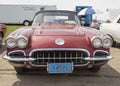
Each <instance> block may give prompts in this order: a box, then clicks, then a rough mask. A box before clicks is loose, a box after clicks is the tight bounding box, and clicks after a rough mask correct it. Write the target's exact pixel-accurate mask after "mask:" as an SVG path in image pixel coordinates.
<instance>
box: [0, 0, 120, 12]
mask: <svg viewBox="0 0 120 86" xmlns="http://www.w3.org/2000/svg"><path fill="white" fill-rule="evenodd" d="M0 4H37V5H56V6H57V8H58V9H67V10H74V8H75V6H76V5H78V6H79V5H80V6H82V5H85V6H86V5H87V6H93V7H94V8H98V9H102V10H105V9H106V8H120V0H0Z"/></svg>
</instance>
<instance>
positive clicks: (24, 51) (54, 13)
mask: <svg viewBox="0 0 120 86" xmlns="http://www.w3.org/2000/svg"><path fill="white" fill-rule="evenodd" d="M5 43H6V46H7V53H6V55H4V56H3V58H4V59H6V60H8V61H9V62H10V63H11V64H12V65H13V66H14V68H15V70H16V72H17V74H22V73H23V72H24V71H25V70H26V69H40V68H45V69H46V71H48V73H72V72H73V70H74V69H76V68H79V69H82V68H87V69H90V70H92V71H95V72H97V71H99V70H100V67H101V66H102V65H104V64H106V63H107V62H108V60H110V59H111V58H112V56H111V55H110V52H109V49H110V47H111V45H112V39H111V38H110V37H109V36H108V35H106V34H103V33H101V32H100V31H98V30H96V29H92V28H88V29H85V28H84V27H81V26H80V23H79V19H78V17H77V15H76V14H75V13H74V12H72V11H63V10H49V11H40V12H37V13H36V14H35V17H34V20H33V24H32V26H29V27H23V28H20V29H18V30H16V31H14V32H12V33H11V34H10V35H9V36H8V37H7V38H6V40H5Z"/></svg>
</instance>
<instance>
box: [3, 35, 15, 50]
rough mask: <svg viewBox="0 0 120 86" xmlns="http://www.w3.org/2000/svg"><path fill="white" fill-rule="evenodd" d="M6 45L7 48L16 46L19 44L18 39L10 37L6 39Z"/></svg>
mask: <svg viewBox="0 0 120 86" xmlns="http://www.w3.org/2000/svg"><path fill="white" fill-rule="evenodd" d="M9 42H12V43H13V44H12V45H11V44H8V43H9ZM5 45H6V46H7V48H15V47H16V46H17V44H16V39H15V38H14V37H8V38H6V39H5Z"/></svg>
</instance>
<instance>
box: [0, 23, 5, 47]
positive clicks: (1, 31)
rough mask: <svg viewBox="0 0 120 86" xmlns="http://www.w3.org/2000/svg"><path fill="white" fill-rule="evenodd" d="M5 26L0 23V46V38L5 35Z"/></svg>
mask: <svg viewBox="0 0 120 86" xmlns="http://www.w3.org/2000/svg"><path fill="white" fill-rule="evenodd" d="M6 28H7V27H6V25H4V24H0V47H1V46H2V39H3V37H4V36H5V32H6Z"/></svg>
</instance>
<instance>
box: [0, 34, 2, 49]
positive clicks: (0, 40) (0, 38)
mask: <svg viewBox="0 0 120 86" xmlns="http://www.w3.org/2000/svg"><path fill="white" fill-rule="evenodd" d="M0 43H1V45H0V47H2V34H1V33H0Z"/></svg>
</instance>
